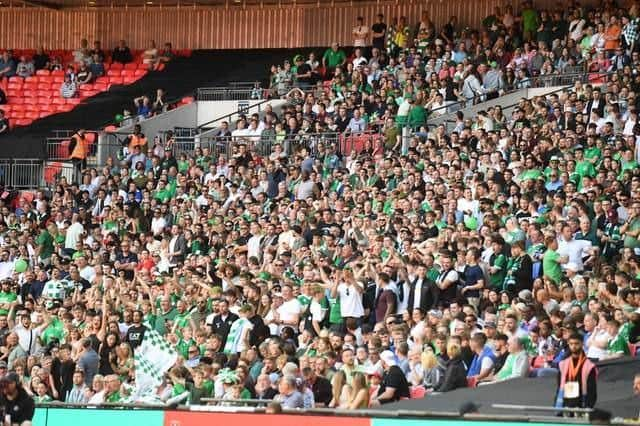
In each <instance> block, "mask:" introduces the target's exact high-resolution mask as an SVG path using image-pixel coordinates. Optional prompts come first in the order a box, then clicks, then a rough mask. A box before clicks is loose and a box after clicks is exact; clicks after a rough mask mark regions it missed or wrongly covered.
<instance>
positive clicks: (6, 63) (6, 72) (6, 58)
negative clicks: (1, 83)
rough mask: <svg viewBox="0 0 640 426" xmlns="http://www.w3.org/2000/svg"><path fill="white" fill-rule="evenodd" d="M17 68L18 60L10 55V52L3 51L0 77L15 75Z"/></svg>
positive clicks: (0, 62) (0, 61) (0, 59)
mask: <svg viewBox="0 0 640 426" xmlns="http://www.w3.org/2000/svg"><path fill="white" fill-rule="evenodd" d="M16 68H17V65H16V62H15V61H14V60H13V58H12V57H11V55H9V52H7V51H4V52H2V57H0V77H13V76H14V75H16Z"/></svg>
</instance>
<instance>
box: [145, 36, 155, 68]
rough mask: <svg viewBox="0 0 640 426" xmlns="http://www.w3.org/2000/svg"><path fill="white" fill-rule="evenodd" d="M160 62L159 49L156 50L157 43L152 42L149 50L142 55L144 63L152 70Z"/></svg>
mask: <svg viewBox="0 0 640 426" xmlns="http://www.w3.org/2000/svg"><path fill="white" fill-rule="evenodd" d="M157 61H158V49H157V48H156V42H155V41H153V40H151V42H150V43H149V48H148V49H147V50H145V51H144V52H143V53H142V63H143V64H145V65H147V67H148V68H149V69H150V70H152V69H153V67H154V66H155V64H156V63H157Z"/></svg>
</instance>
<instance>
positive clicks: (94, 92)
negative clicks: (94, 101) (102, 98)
mask: <svg viewBox="0 0 640 426" xmlns="http://www.w3.org/2000/svg"><path fill="white" fill-rule="evenodd" d="M98 93H100V92H98V91H97V90H81V91H80V98H81V99H86V98H90V97H92V96H95V95H97V94H98Z"/></svg>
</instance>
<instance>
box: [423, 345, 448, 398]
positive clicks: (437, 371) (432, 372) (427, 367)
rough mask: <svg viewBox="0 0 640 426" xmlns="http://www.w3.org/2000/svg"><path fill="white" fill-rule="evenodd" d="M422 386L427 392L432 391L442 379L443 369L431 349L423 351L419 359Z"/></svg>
mask: <svg viewBox="0 0 640 426" xmlns="http://www.w3.org/2000/svg"><path fill="white" fill-rule="evenodd" d="M420 361H421V363H422V384H423V386H424V388H425V389H426V390H427V391H433V390H434V389H435V388H437V387H438V386H440V384H441V383H442V380H443V379H444V367H443V366H442V365H441V364H440V362H439V360H438V357H436V354H435V352H434V351H433V348H431V347H430V346H429V347H427V348H426V349H425V351H424V352H423V353H422V357H421V360H420Z"/></svg>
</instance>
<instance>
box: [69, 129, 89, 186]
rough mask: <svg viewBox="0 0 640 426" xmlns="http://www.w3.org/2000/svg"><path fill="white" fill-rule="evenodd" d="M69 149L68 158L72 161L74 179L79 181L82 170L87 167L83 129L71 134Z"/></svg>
mask: <svg viewBox="0 0 640 426" xmlns="http://www.w3.org/2000/svg"><path fill="white" fill-rule="evenodd" d="M69 151H70V152H71V155H70V158H71V162H72V163H73V173H74V181H75V182H81V178H82V170H83V169H86V168H87V155H88V154H89V153H88V149H87V140H86V138H85V130H84V129H79V130H78V131H77V132H76V133H75V134H74V135H73V136H71V144H70V145H69Z"/></svg>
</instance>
